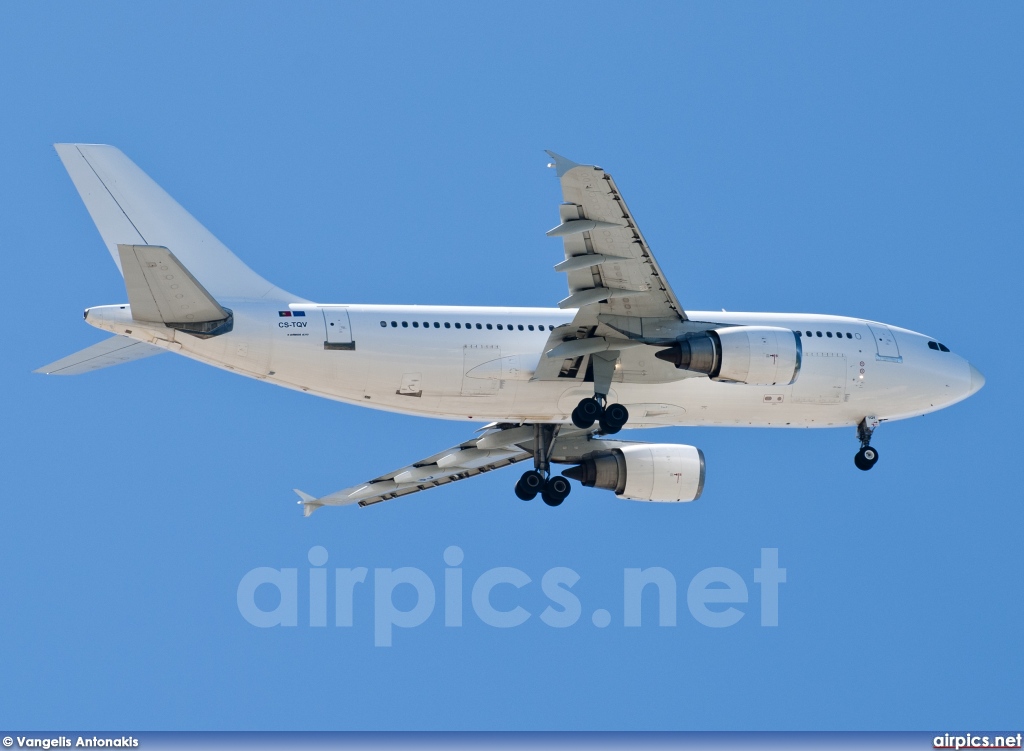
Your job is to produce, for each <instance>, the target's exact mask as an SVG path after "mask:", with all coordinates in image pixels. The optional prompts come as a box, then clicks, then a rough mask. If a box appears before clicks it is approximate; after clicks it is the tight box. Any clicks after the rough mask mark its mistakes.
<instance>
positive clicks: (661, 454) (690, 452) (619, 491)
mask: <svg viewBox="0 0 1024 751" xmlns="http://www.w3.org/2000/svg"><path fill="white" fill-rule="evenodd" d="M562 474H563V475H565V476H566V477H571V478H572V479H574V480H579V481H580V482H581V483H583V484H584V485H586V486H587V487H588V488H604V489H605V490H614V491H615V495H617V496H618V497H619V498H628V499H629V500H631V501H695V500H697V499H698V498H700V494H701V492H702V491H703V490H704V454H703V453H701V450H700V449H699V448H696V447H694V446H681V445H679V444H675V443H641V444H637V445H635V446H623V447H622V448H617V449H612V450H611V451H606V452H601V453H599V454H595V455H594V456H592V457H590V458H589V459H587V460H586V461H584V462H583V463H582V464H579V465H577V466H575V467H571V468H570V469H567V470H565V471H564V472H563V473H562Z"/></svg>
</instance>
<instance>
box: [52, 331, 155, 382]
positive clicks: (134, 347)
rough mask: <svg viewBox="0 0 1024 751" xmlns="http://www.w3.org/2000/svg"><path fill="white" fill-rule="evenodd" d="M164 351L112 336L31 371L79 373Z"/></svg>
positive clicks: (123, 337)
mask: <svg viewBox="0 0 1024 751" xmlns="http://www.w3.org/2000/svg"><path fill="white" fill-rule="evenodd" d="M166 351H167V350H165V349H161V348H160V347H154V346H153V345H152V344H146V343H145V342H137V341H135V340H133V339H129V338H128V337H126V336H112V337H110V338H109V339H104V340H103V341H102V342H99V343H98V344H94V345H92V346H91V347H86V348H85V349H83V350H81V351H80V352H76V353H75V354H73V355H68V356H67V357H63V358H61V359H60V360H57V362H51V363H50V364H49V365H44V366H43V367H41V368H38V369H36V370H34V371H33V372H34V373H45V374H46V375H80V374H81V373H89V372H91V371H93V370H100V369H101V368H109V367H110V366H112V365H120V364H122V363H126V362H132V361H134V360H141V359H142V358H144V357H152V356H153V355H159V354H161V353H162V352H166Z"/></svg>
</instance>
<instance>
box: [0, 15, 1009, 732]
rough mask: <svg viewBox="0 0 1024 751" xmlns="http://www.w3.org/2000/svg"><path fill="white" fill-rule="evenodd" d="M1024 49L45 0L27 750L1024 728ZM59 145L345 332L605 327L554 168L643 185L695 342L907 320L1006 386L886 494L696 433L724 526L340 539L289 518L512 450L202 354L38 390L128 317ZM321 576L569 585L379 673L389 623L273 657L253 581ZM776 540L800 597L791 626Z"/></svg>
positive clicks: (727, 436) (991, 39)
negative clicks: (279, 383) (734, 597)
mask: <svg viewBox="0 0 1024 751" xmlns="http://www.w3.org/2000/svg"><path fill="white" fill-rule="evenodd" d="M1022 38H1024V6H1021V4H1019V3H983V4H975V3H960V4H952V5H951V4H946V3H934V2H928V3H916V4H915V3H899V4H892V3H860V2H858V3H825V4H823V3H787V4H778V3H774V4H766V3H729V4H711V3H700V4H681V3H664V4H643V5H639V6H636V5H633V6H629V7H627V6H626V5H623V4H621V3H587V4H574V5H568V4H561V5H557V6H556V5H552V4H525V5H524V4H508V3H500V4H499V3H474V4H464V5H454V4H447V5H445V6H444V7H443V9H441V10H437V9H432V8H428V6H426V5H423V4H412V3H408V4H392V5H383V4H362V5H358V6H357V5H355V4H334V3H322V4H309V3H306V4H296V3H288V4H285V3H281V4H266V3H247V4H244V5H243V4H241V3H237V4H229V3H173V4H171V3H165V4H160V5H158V4H155V3H142V4H138V3H133V4H128V3H103V4H72V3H65V4H38V3H5V4H4V5H3V8H2V9H0V107H2V116H0V135H2V139H0V143H2V150H3V168H2V176H3V179H2V180H0V206H2V209H0V250H2V262H3V269H4V271H3V277H2V278H3V280H4V281H5V296H6V299H7V304H6V306H5V307H6V311H7V315H6V321H5V325H4V326H3V327H2V329H0V331H2V333H0V338H2V345H3V347H2V348H3V352H4V357H3V361H2V363H3V366H2V368H0V393H2V394H3V396H2V397H0V399H2V401H0V406H2V426H3V429H2V431H0V441H2V444H0V457H2V459H0V466H2V471H0V478H2V479H0V483H2V485H0V487H2V498H0V535H2V538H0V539H2V545H0V602H2V609H0V725H3V726H4V727H24V728H47V727H49V728H53V727H68V726H87V727H93V728H111V729H115V728H136V729H140V728H141V729H174V728H196V729H222V728H223V729H230V728H278V729H289V728H309V729H346V728H359V729H373V728H397V729H406V728H530V729H553V728H575V729H591V728H592V729H600V728H616V729H630V728H645V729H689V728H700V729H716V728H732V729H754V728H768V729H775V728H897V729H921V728H933V727H934V728H940V729H950V728H954V727H963V728H967V729H974V728H979V727H993V728H1002V727H1006V726H1013V725H1017V726H1018V727H1017V728H1016V729H1020V728H1019V724H1020V720H1021V717H1022V715H1021V707H1022V706H1024V688H1022V686H1024V684H1022V682H1021V680H1020V676H1021V674H1022V668H1024V661H1022V639H1021V633H1022V632H1021V616H1022V615H1024V609H1022V604H1021V603H1022V602H1024V586H1022V585H1024V568H1022V563H1021V550H1020V548H1021V543H1022V537H1021V529H1022V526H1024V512H1022V504H1021V500H1022V499H1021V491H1020V454H1021V448H1022V446H1021V444H1022V441H1021V434H1020V424H1021V407H1020V405H1021V394H1020V383H1019V371H1020V361H1021V358H1020V350H1021V345H1020V341H1021V331H1020V319H1021V313H1022V310H1021V307H1022V306H1021V302H1020V290H1019V287H1020V281H1021V271H1022V267H1021V246H1022V240H1024V221H1022V216H1024V214H1022V206H1024V177H1022V175H1024V159H1022V142H1021V133H1022V132H1024V122H1022V119H1024V118H1022V116H1024V45H1022V43H1021V39H1022ZM55 141H89V142H105V143H112V144H115V145H117V146H118V147H119V148H121V149H122V150H124V151H125V152H126V153H127V154H128V155H129V156H130V157H131V158H132V159H134V160H135V161H136V162H137V163H138V164H139V165H140V166H142V168H143V169H145V170H146V171H147V172H149V174H151V175H152V176H153V177H154V178H155V179H156V180H157V181H158V182H159V183H160V184H162V185H163V186H164V187H165V188H166V189H167V190H168V191H169V192H170V193H171V194H172V195H174V196H175V197H176V198H177V199H178V200H179V201H181V203H182V204H183V205H184V206H185V207H186V208H188V209H189V210H190V211H192V212H193V213H194V214H195V215H196V216H197V217H198V218H199V219H200V220H201V221H203V222H204V223H205V224H207V226H209V227H210V229H211V230H212V231H213V232H214V233H215V234H217V235H218V236H219V237H220V238H221V239H222V240H223V241H224V242H225V243H226V244H227V245H228V246H229V247H231V248H233V249H234V250H235V252H236V253H238V254H239V255H240V256H241V257H242V258H243V259H244V260H245V261H247V262H248V263H249V264H250V265H252V266H253V267H254V268H255V269H256V270H257V271H259V272H260V273H262V274H263V275H265V276H266V277H268V278H269V279H272V280H274V281H275V282H276V283H277V284H279V285H280V286H282V287H283V288H285V289H289V290H293V291H295V292H297V293H299V294H302V295H304V296H306V297H308V298H311V299H315V300H318V301H324V302H365V303H439V304H476V305H486V304H500V305H530V306H545V305H552V304H553V303H554V302H555V301H557V300H558V299H560V298H561V297H563V296H564V283H565V282H564V279H562V278H561V277H560V276H559V275H558V274H556V273H554V272H553V271H551V265H552V264H553V263H555V262H556V261H557V260H559V259H560V257H561V252H562V251H561V244H560V243H559V242H558V241H555V240H548V239H545V237H544V234H543V233H544V231H545V230H546V229H548V228H549V227H551V226H552V225H553V224H555V223H556V221H557V213H556V205H557V203H558V201H559V200H560V194H559V191H558V185H557V182H556V180H555V178H554V175H553V174H552V172H551V171H550V170H547V169H544V164H545V162H546V157H545V155H544V154H543V152H542V149H544V148H552V149H555V150H557V151H560V152H562V153H564V154H566V155H567V156H569V157H571V158H573V159H575V160H577V161H587V162H596V163H598V164H601V165H603V166H604V167H606V168H607V169H608V170H609V171H610V172H611V173H612V174H614V175H615V178H616V180H617V182H618V184H619V186H620V187H621V188H622V190H623V191H624V195H625V197H626V199H627V200H628V201H629V204H630V207H631V209H632V210H633V212H634V214H635V215H636V217H637V218H638V221H639V223H640V225H641V227H642V228H643V230H644V232H645V234H646V236H647V238H648V240H649V242H650V243H651V245H652V247H653V248H654V250H655V252H656V253H657V255H658V258H659V260H660V262H661V264H662V266H663V267H664V269H665V271H666V273H667V274H668V276H669V278H670V279H671V280H672V282H673V285H674V287H675V289H676V291H677V292H678V294H679V296H680V298H681V299H682V301H683V303H684V304H685V305H686V306H687V307H688V308H690V309H698V310H700V309H712V310H716V309H719V308H727V309H729V310H772V311H806V312H827V313H836V314H843V315H855V316H863V317H867V318H872V319H876V320H882V321H887V322H891V323H893V324H896V325H900V326H905V327H908V328H912V329H915V330H918V331H923V332H927V333H929V334H931V335H933V336H935V337H937V338H939V339H940V340H941V341H943V342H945V343H946V344H948V345H949V346H950V347H952V348H953V349H954V351H956V352H958V353H960V354H962V355H964V356H965V357H967V358H968V359H970V360H971V361H972V362H974V363H975V364H976V365H977V366H978V367H979V368H980V369H981V370H982V371H983V372H984V373H985V374H986V376H987V377H988V385H987V386H986V388H985V389H984V390H983V391H982V392H980V393H979V394H978V395H977V396H975V397H974V398H972V399H970V400H969V401H967V402H965V403H962V404H960V405H957V406H955V407H952V408H950V409H948V410H945V411H943V412H940V413H937V414H933V415H930V416H926V417H923V418H919V419H916V420H912V421H909V422H904V423H896V424H887V425H885V426H884V427H883V428H882V429H881V430H880V431H879V433H878V435H877V440H876V444H877V445H878V447H879V449H880V452H881V456H882V459H881V461H880V463H879V464H878V466H877V467H876V468H875V469H874V470H873V471H872V472H869V473H862V472H859V471H857V470H856V469H855V468H854V466H853V462H852V458H853V454H854V452H855V450H856V440H855V437H854V435H853V431H852V430H837V431H771V432H769V431H762V430H726V429H702V430H688V429H666V430H662V431H659V432H652V433H650V435H649V437H650V438H652V439H657V440H666V441H678V442H684V443H694V444H696V445H699V446H700V447H702V448H703V450H704V452H705V453H706V455H707V461H708V471H709V477H708V482H707V487H706V490H705V495H704V497H703V498H702V499H701V500H700V501H699V502H698V503H695V504H691V505H684V506H662V505H645V504H636V503H628V502H623V501H618V500H616V499H615V498H614V497H613V496H612V495H611V494H606V493H600V492H597V491H584V490H581V489H580V488H579V487H577V488H576V489H575V490H574V492H573V494H572V496H571V497H570V498H569V500H568V501H567V502H566V503H565V505H563V506H562V507H561V508H559V509H555V510H552V509H549V508H547V507H546V506H544V505H543V504H540V503H531V504H524V503H522V502H520V501H518V500H516V499H515V498H514V497H513V495H512V488H511V486H512V483H513V482H514V480H515V475H516V472H515V471H514V470H510V471H505V472H499V473H494V474H491V475H488V476H485V477H482V478H478V479H476V480H474V481H471V482H465V483H460V484H458V485H455V486H452V487H450V488H446V489H442V490H435V491H431V492H429V493H424V494H421V495H418V496H414V497H412V498H409V499H407V500H401V501H396V502H393V503H388V504H384V505H382V506H379V507H376V508H372V509H341V510H338V509H325V510H323V511H320V512H318V513H317V514H316V515H315V516H313V517H312V518H310V519H304V518H303V517H302V516H301V514H300V512H299V507H298V506H296V505H295V503H294V501H295V498H294V496H293V495H292V493H291V488H292V487H296V486H297V487H301V488H304V489H306V490H309V491H313V492H318V493H324V492H328V491H332V490H336V489H338V488H340V487H344V486H347V485H349V484H351V483H353V482H357V481H359V480H362V479H365V478H367V477H369V476H372V475H374V474H376V473H378V472H384V471H387V470H390V469H392V468H394V467H396V466H399V465H400V464H402V463H405V462H406V461H409V460H413V459H416V458H419V457H422V456H426V455H428V454H430V453H432V452H434V451H436V450H438V449H440V448H443V447H445V446H449V445H452V444H453V443H455V442H458V441H461V440H464V439H465V438H466V437H467V436H468V435H469V434H470V432H471V430H472V429H473V427H475V426H471V425H469V424H464V423H445V422H440V421H429V420H425V419H419V418H412V417H402V416H398V415H391V414H385V413H377V412H372V411H368V410H365V409H359V408H355V407H350V406H345V405H340V404H335V403H331V402H327V401H321V400H317V399H315V398H312V397H309V396H305V395H302V394H296V393H291V392H288V391H285V390H282V389H274V388H272V387H270V386H267V385H265V384H261V383H256V382H253V381H248V380H245V379H242V378H238V377H235V376H232V375H229V374H227V373H223V372H219V371H216V370H213V369H211V368H204V367H203V366H200V365H198V364H196V363H193V362H189V361H186V360H184V359H179V358H175V357H171V356H162V357H157V358H152V359H149V360H146V361H143V362H139V363H134V364H131V365H128V366H124V367H118V368H114V369H110V370H107V371H104V372H101V373H95V374H91V375H87V376H81V377H78V378H64V379H61V378H53V377H50V378H46V377H43V376H38V375H32V374H31V373H30V371H31V370H32V369H33V368H35V367H38V366H39V365H42V364H44V363H47V362H50V361H52V360H55V359H57V358H58V357H61V356H63V355H65V354H68V353H71V352H73V351H75V350H77V349H79V348H82V347H84V346H87V345H89V344H91V343H93V342H95V341H98V340H99V339H100V338H101V335H100V333H99V332H97V331H95V330H93V329H91V328H89V327H88V326H86V325H85V324H84V323H83V321H82V317H81V315H82V309H83V308H85V307H86V306H89V305H97V304H106V303H114V302H121V301H123V300H124V299H125V293H124V289H123V286H122V282H121V279H120V277H119V275H118V274H117V271H116V269H115V267H114V265H113V264H112V262H111V260H110V258H109V256H108V254H107V252H106V251H105V249H104V248H103V246H102V244H101V242H100V238H99V235H98V234H97V232H96V231H95V229H94V227H93V225H92V223H91V221H90V219H89V217H88V215H87V214H86V211H85V209H84V207H83V206H82V204H81V202H80V200H79V198H78V196H77V194H76V193H75V190H74V188H73V186H72V184H71V182H70V180H69V179H68V177H67V176H66V174H65V172H64V170H63V168H62V167H61V165H60V162H59V161H58V159H57V157H56V155H55V154H54V152H53V150H52V148H51V145H50V144H51V143H53V142H55ZM314 545H322V546H324V547H325V548H327V550H328V551H329V554H330V561H329V564H328V565H329V566H331V567H333V566H335V565H337V566H368V567H370V568H373V567H399V566H417V567H419V568H421V569H423V570H425V571H427V572H428V573H429V574H430V575H431V576H432V578H433V579H434V581H435V582H436V583H438V584H440V582H441V579H442V571H443V567H444V564H443V561H442V557H441V555H442V551H443V550H444V549H445V548H446V547H447V546H449V545H459V546H461V547H462V548H463V549H464V550H465V553H466V560H465V564H464V569H465V576H466V579H467V582H472V581H473V579H474V578H475V577H476V576H477V575H479V573H480V572H482V571H484V570H485V569H488V568H490V567H492V566H515V567H518V568H521V569H523V570H524V571H526V572H527V573H529V574H530V575H531V576H532V577H533V578H534V580H535V583H534V584H533V585H531V586H529V587H527V588H526V589H524V590H523V591H522V593H521V594H520V595H519V596H518V597H517V596H516V595H515V594H514V593H513V592H512V591H510V590H506V591H505V592H496V604H498V605H501V606H507V607H510V606H511V605H512V604H515V603H516V602H521V603H522V604H523V605H524V606H525V607H527V608H528V609H529V610H531V612H533V613H534V616H533V618H531V619H530V621H528V622H527V623H526V624H525V625H523V626H521V627H519V628H515V629H508V630H498V629H494V628H490V627H488V626H485V625H483V624H482V623H480V622H479V621H478V620H476V619H475V617H473V616H472V615H471V613H470V611H469V609H468V603H467V617H466V625H465V626H464V627H463V628H461V629H446V628H445V627H444V626H443V619H442V615H443V614H442V611H441V610H440V608H439V609H438V610H437V611H435V613H434V615H433V617H432V618H431V619H430V620H429V621H428V622H427V623H426V624H424V625H423V626H422V627H420V628H418V629H413V630H408V631H401V632H399V633H397V634H396V640H395V646H394V647H392V648H390V649H381V648H375V647H373V636H372V631H373V628H372V616H373V611H372V601H371V599H370V597H369V595H368V590H367V591H364V592H362V593H361V594H360V595H359V596H358V597H357V600H356V623H355V626H354V627H353V628H351V629H338V628H333V627H330V628H327V629H313V628H310V627H308V626H301V625H300V626H299V627H297V628H292V629H266V630H261V629H257V628H254V627H253V626H251V625H249V624H248V623H246V622H245V621H244V620H243V619H242V618H241V616H240V615H239V613H238V610H237V608H236V605H235V590H236V587H237V584H238V582H239V580H240V579H241V577H242V576H243V575H244V574H245V572H246V571H248V570H250V569H252V568H254V567H256V566H272V567H289V566H291V567H299V569H300V572H304V571H305V570H306V569H307V568H308V563H307V562H306V552H307V551H308V550H309V548H310V547H311V546H314ZM762 547H777V548H778V549H779V551H780V552H779V555H780V562H781V564H782V565H783V566H785V567H786V568H787V569H788V576H789V581H788V582H787V583H786V584H785V585H783V587H782V594H781V604H780V625H779V627H778V628H775V629H769V628H762V627H760V626H759V625H758V617H757V602H758V599H757V589H756V587H755V586H754V585H753V582H752V573H753V568H754V567H755V566H756V565H757V563H758V559H759V551H760V549H761V548H762ZM552 566H568V567H571V568H573V569H575V570H576V571H577V572H578V573H579V574H580V575H581V577H582V578H581V581H580V583H579V584H578V585H577V586H576V592H577V594H578V595H579V596H580V598H581V600H582V602H583V617H582V618H581V619H580V621H579V623H577V624H576V625H575V626H574V627H572V628H568V629H564V630H556V629H552V628H549V627H547V626H545V625H543V624H542V623H540V622H539V620H538V618H537V614H538V613H539V612H540V610H542V609H543V606H544V603H545V601H544V598H543V596H542V595H541V593H540V591H539V587H538V586H537V584H536V581H539V578H540V576H541V575H542V574H543V573H544V571H546V570H547V569H548V568H551V567H552ZM633 566H663V567H665V568H667V569H669V570H671V571H672V572H673V573H674V574H675V576H676V578H677V580H678V581H679V584H680V588H681V592H680V607H679V625H678V626H677V627H676V628H658V627H657V626H655V625H652V624H653V621H654V618H655V615H656V611H655V609H654V601H653V598H651V599H649V600H648V601H647V602H645V611H644V617H645V625H644V626H643V627H642V628H640V629H628V628H625V627H624V626H623V625H622V595H621V588H622V572H623V569H624V568H626V567H633ZM709 566H726V567H729V568H732V569H735V570H736V571H737V572H739V573H740V574H741V575H742V576H743V577H744V578H745V580H746V581H747V584H748V586H749V587H750V589H751V602H750V604H748V605H747V606H745V611H746V613H747V615H746V616H745V617H744V618H743V620H741V621H740V622H739V623H738V624H737V625H736V626H734V627H732V628H727V629H717V630H715V629H709V628H706V627H704V626H701V625H699V624H698V623H696V622H695V621H694V620H693V619H692V618H691V617H690V616H689V614H688V612H687V610H686V606H685V595H684V592H685V587H686V584H687V583H688V582H689V580H690V578H691V577H692V576H693V575H694V574H696V573H697V572H698V571H699V570H701V569H703V568H706V567H709ZM304 582H305V579H304V578H302V577H300V585H301V586H304ZM305 603H306V599H305V597H304V596H303V597H300V612H301V611H302V609H303V608H304V607H305ZM405 604H408V603H407V602H406V603H405ZM599 607H601V608H607V609H608V610H610V611H611V613H612V616H613V620H612V625H611V626H609V627H608V628H606V629H598V628H596V627H594V626H593V625H592V624H591V620H590V614H591V613H592V612H593V610H594V609H596V608H599ZM301 623H302V619H301V618H300V624H301ZM1006 729H1010V728H1009V727H1006Z"/></svg>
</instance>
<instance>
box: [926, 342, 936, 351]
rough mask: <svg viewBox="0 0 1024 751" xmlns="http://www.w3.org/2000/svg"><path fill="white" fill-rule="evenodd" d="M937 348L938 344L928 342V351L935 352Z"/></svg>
mask: <svg viewBox="0 0 1024 751" xmlns="http://www.w3.org/2000/svg"><path fill="white" fill-rule="evenodd" d="M938 348H939V343H938V342H928V349H936V350H937V349H938Z"/></svg>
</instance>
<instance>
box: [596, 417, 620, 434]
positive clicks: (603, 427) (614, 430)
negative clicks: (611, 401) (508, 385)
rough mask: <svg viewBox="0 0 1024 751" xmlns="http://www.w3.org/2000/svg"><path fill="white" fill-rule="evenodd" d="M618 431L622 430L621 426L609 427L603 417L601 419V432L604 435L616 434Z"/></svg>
mask: <svg viewBox="0 0 1024 751" xmlns="http://www.w3.org/2000/svg"><path fill="white" fill-rule="evenodd" d="M620 430H622V426H621V425H609V424H608V421H607V420H605V419H604V417H602V418H601V432H602V433H604V434H605V435H613V434H615V433H618V432H619V431H620Z"/></svg>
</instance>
